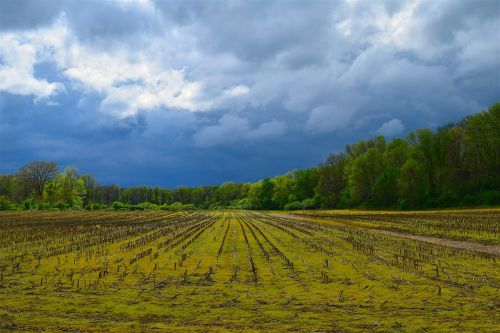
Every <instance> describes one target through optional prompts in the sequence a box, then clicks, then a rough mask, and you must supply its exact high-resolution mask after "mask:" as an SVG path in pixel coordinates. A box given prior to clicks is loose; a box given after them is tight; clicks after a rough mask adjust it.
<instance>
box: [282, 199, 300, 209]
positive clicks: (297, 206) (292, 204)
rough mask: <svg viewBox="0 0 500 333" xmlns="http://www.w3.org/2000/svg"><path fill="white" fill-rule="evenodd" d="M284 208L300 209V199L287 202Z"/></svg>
mask: <svg viewBox="0 0 500 333" xmlns="http://www.w3.org/2000/svg"><path fill="white" fill-rule="evenodd" d="M284 209H285V210H301V209H302V203H301V202H300V201H294V202H290V203H287V204H286V205H285V207H284Z"/></svg>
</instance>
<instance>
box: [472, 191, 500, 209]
mask: <svg viewBox="0 0 500 333" xmlns="http://www.w3.org/2000/svg"><path fill="white" fill-rule="evenodd" d="M477 203H478V204H479V205H487V206H492V205H500V191H497V190H488V191H483V192H480V193H479V194H478V196H477Z"/></svg>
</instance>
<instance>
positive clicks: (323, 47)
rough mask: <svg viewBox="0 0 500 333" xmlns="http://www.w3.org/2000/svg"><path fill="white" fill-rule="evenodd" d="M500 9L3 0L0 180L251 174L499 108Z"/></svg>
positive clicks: (166, 179) (186, 180) (206, 179)
mask: <svg viewBox="0 0 500 333" xmlns="http://www.w3.org/2000/svg"><path fill="white" fill-rule="evenodd" d="M498 31H500V3H499V2H498V1H493V0H482V1H481V0H479V1H470V0H464V1H444V0H443V1H420V0H408V1H390V0H388V1H356V0H345V1H314V2H310V1H266V2H263V1H238V0H235V1H213V2H207V1H151V0H136V1H134V0H121V1H105V2H102V1H78V2H77V1H56V0H53V1H29V0H23V1H12V0H4V1H1V2H0V172H14V171H15V170H16V169H17V167H18V166H19V165H20V164H22V163H25V162H27V161H29V160H34V159H46V160H56V161H57V162H59V163H60V164H61V165H62V166H64V165H68V164H73V165H76V166H78V167H79V168H80V169H81V171H82V172H92V173H94V174H96V175H97V177H98V178H99V180H101V181H102V182H104V183H110V182H116V183H119V184H122V185H132V184H142V183H145V184H149V185H154V184H159V185H163V186H178V185H201V184H217V183H220V182H223V181H225V180H233V181H254V180H256V179H258V178H261V177H264V176H274V175H276V174H279V173H283V172H286V171H287V170H289V169H293V168H299V167H310V166H313V165H315V164H317V163H318V162H320V161H321V160H322V159H323V158H325V157H326V155H327V154H328V153H331V152H335V151H339V150H341V149H343V146H344V145H345V144H347V143H353V142H355V141H356V140H359V139H363V138H368V137H371V136H373V135H376V134H384V135H387V136H390V137H393V136H397V135H405V133H407V132H408V131H411V130H413V129H415V128H417V127H435V126H438V125H440V124H442V123H444V122H447V121H451V120H458V119H460V118H461V117H463V116H466V115H469V114H472V113H475V112H478V111H480V110H482V109H484V108H486V107H487V106H488V105H490V104H491V103H493V102H495V101H498V100H499V99H500V97H499V92H500V34H499V33H498Z"/></svg>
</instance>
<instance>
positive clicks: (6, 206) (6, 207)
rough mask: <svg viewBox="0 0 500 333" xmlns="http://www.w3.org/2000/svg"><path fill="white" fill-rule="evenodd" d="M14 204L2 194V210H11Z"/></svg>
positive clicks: (0, 205)
mask: <svg viewBox="0 0 500 333" xmlns="http://www.w3.org/2000/svg"><path fill="white" fill-rule="evenodd" d="M13 208H14V206H13V205H11V204H10V202H9V200H7V198H6V197H5V196H3V195H1V196H0V210H11V209H13Z"/></svg>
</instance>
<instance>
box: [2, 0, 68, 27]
mask: <svg viewBox="0 0 500 333" xmlns="http://www.w3.org/2000/svg"><path fill="white" fill-rule="evenodd" d="M61 8H62V1H61V0H45V1H40V0H2V1H0V30H18V29H31V28H37V27H39V26H42V25H46V24H50V23H51V22H52V21H53V20H54V19H55V18H56V17H57V16H58V15H59V13H60V11H61Z"/></svg>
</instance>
